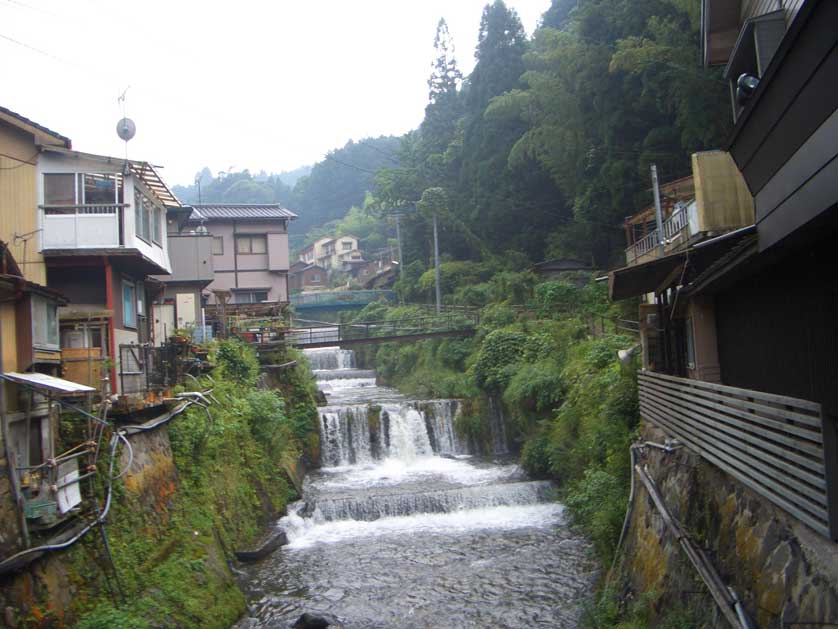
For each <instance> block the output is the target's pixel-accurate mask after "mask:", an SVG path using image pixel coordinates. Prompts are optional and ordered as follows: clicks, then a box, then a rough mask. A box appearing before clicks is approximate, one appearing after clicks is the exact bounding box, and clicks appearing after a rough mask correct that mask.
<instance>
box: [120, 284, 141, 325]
mask: <svg viewBox="0 0 838 629" xmlns="http://www.w3.org/2000/svg"><path fill="white" fill-rule="evenodd" d="M125 289H130V291H131V300H130V302H129V301H128V300H127V299H126V294H125ZM127 303H130V305H131V307H130V309H128V308H126V307H125V305H126V304H127ZM129 312H130V314H131V318H130V320H129V318H128V316H127V315H128V314H129ZM122 325H123V326H124V327H126V328H131V329H132V330H136V329H137V325H138V313H137V284H136V283H135V282H133V281H131V280H128V279H125V278H123V279H122Z"/></svg>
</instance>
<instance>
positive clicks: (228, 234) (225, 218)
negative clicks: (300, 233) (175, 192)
mask: <svg viewBox="0 0 838 629" xmlns="http://www.w3.org/2000/svg"><path fill="white" fill-rule="evenodd" d="M295 218H297V215H296V214H294V213H293V212H291V211H289V210H286V209H285V208H283V207H282V206H280V205H278V204H267V205H259V204H244V205H229V204H226V205H225V204H217V205H195V206H193V208H192V213H191V215H190V218H189V221H188V222H187V226H188V227H189V229H195V230H199V229H201V230H203V229H205V230H206V231H207V232H208V233H209V234H210V236H211V238H212V242H211V245H212V266H213V281H212V282H211V283H210V284H209V285H208V286H207V288H206V289H205V291H204V294H205V295H207V300H208V303H209V304H213V305H215V304H218V302H219V295H227V294H229V295H230V296H231V299H229V303H231V304H233V305H246V304H265V303H268V304H275V305H278V306H284V305H286V304H287V303H288V295H289V285H288V269H289V266H290V264H289V259H288V258H289V252H288V223H289V222H290V221H292V220H294V219H295Z"/></svg>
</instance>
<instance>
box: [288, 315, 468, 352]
mask: <svg viewBox="0 0 838 629" xmlns="http://www.w3.org/2000/svg"><path fill="white" fill-rule="evenodd" d="M479 325H480V316H479V315H478V314H477V313H470V314H463V313H449V314H444V315H440V316H435V317H416V318H410V319H396V320H389V321H365V322H359V323H344V324H340V325H333V326H330V325H320V326H316V327H310V328H296V329H292V330H289V331H288V332H287V333H286V334H285V340H284V343H287V344H291V345H295V346H297V347H317V346H320V347H322V346H325V345H329V344H336V345H340V344H350V345H351V344H360V343H368V342H386V341H391V340H392V341H398V340H404V339H421V338H431V337H434V336H457V335H462V336H466V335H469V334H471V333H473V332H474V330H476V329H477V327H478V326H479Z"/></svg>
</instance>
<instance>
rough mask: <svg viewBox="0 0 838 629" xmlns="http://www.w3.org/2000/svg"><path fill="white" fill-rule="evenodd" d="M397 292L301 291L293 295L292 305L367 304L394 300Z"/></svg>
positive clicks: (298, 306)
mask: <svg viewBox="0 0 838 629" xmlns="http://www.w3.org/2000/svg"><path fill="white" fill-rule="evenodd" d="M395 298H396V293H395V292H394V291H392V290H345V291H323V292H321V293H304V294H303V293H300V294H297V295H291V305H292V306H295V307H296V308H300V307H303V308H305V307H309V308H311V307H315V306H317V307H326V306H338V305H366V304H368V303H370V302H373V301H379V300H381V299H386V300H387V301H393V300H394V299H395Z"/></svg>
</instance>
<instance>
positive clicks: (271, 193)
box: [174, 136, 400, 234]
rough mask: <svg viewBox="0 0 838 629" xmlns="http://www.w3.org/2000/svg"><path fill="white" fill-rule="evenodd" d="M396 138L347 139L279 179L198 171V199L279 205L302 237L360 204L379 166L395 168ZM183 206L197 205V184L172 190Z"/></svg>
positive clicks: (249, 174) (271, 176) (295, 230)
mask: <svg viewBox="0 0 838 629" xmlns="http://www.w3.org/2000/svg"><path fill="white" fill-rule="evenodd" d="M399 145H400V143H399V139H398V138H393V137H383V136H382V137H379V138H365V139H363V140H359V141H357V142H353V141H350V142H348V143H347V144H346V145H345V146H344V147H343V148H340V149H336V150H334V151H330V152H329V153H328V154H327V155H326V157H325V158H324V159H323V161H321V162H318V163H317V164H315V165H314V166H313V167H311V168H303V169H296V170H294V171H291V172H289V173H281V174H278V175H273V174H272V175H265V176H259V175H253V174H251V173H250V171H247V170H244V171H239V172H230V173H217V174H216V176H215V177H213V176H212V174H211V173H210V172H209V170H208V169H206V168H205V169H204V170H203V171H202V172H201V173H200V180H201V183H200V201H201V202H203V203H281V204H282V205H283V206H285V207H287V208H288V209H290V210H293V211H294V212H297V214H299V219H298V220H296V221H294V222H293V223H292V224H291V229H292V232H293V233H295V234H304V233H305V232H307V231H308V230H309V229H311V228H312V227H317V226H320V225H323V224H324V223H327V222H329V221H332V220H335V219H339V218H342V217H343V216H344V214H346V212H347V211H348V210H349V208H351V207H353V206H361V205H363V203H364V197H365V195H366V192H367V191H368V190H370V189H371V188H372V179H373V175H374V174H375V173H376V171H377V170H378V169H380V168H381V167H382V166H384V165H385V164H386V165H390V166H393V165H395V164H398V159H397V156H396V151H397V150H398V148H399ZM174 192H175V194H176V195H178V198H180V199H181V201H183V202H184V203H198V201H199V190H198V185H197V183H196V184H193V185H191V186H175V187H174Z"/></svg>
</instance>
